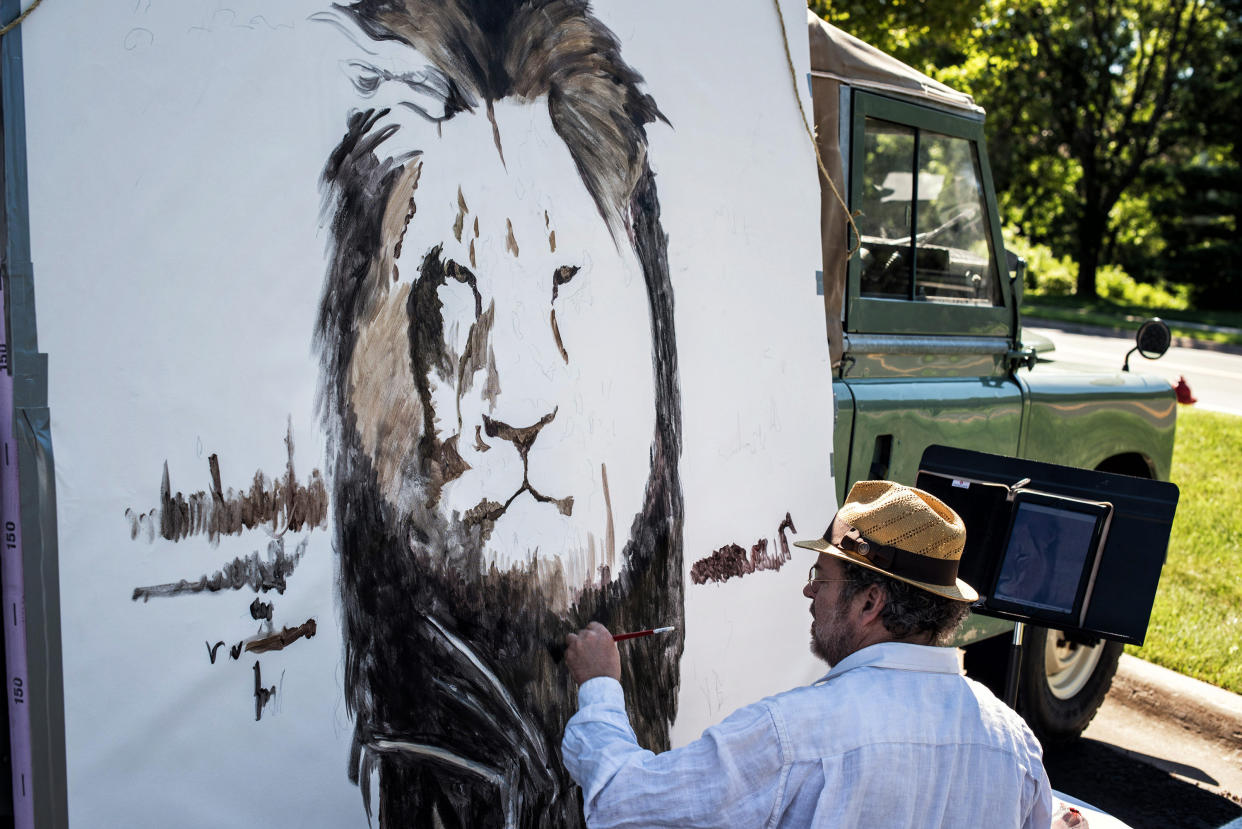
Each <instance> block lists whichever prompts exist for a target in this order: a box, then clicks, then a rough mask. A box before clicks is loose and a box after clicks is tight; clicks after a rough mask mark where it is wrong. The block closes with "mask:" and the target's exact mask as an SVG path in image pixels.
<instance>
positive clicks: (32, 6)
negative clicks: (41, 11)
mask: <svg viewBox="0 0 1242 829" xmlns="http://www.w3.org/2000/svg"><path fill="white" fill-rule="evenodd" d="M42 2H43V0H34V2H33V3H31V4H30V7H29V8H27V9H26V11H24V12H22V13H21V14H19V15H18V16H17V19H16V20H14V21H13V22H12V23H9V24H7V25H6V26H5V27H4V28H3V29H0V37H4V36H5V35H7V34H8V33H9V32H11V31H13V30H14V29H16V28H17V27H18V26H20V25H22V21H23V20H25V19H26V18H27V17H30V13H31V12H32V11H34V10H35V9H37V8H39V4H40V3H42Z"/></svg>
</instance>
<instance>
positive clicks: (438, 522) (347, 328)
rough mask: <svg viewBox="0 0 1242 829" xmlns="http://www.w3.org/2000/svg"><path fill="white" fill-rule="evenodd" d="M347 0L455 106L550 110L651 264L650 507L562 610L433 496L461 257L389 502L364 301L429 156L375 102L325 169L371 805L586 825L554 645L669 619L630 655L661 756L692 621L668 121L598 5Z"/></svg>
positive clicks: (454, 819) (336, 418) (353, 122)
mask: <svg viewBox="0 0 1242 829" xmlns="http://www.w3.org/2000/svg"><path fill="white" fill-rule="evenodd" d="M337 8H338V9H339V10H341V11H342V12H343V13H345V14H346V15H348V16H349V17H350V18H352V20H353V22H354V23H355V24H357V25H358V26H359V27H360V28H361V29H362V30H363V31H364V33H366V34H367V35H368V36H369V37H371V38H373V39H375V40H385V41H396V42H398V43H404V44H405V45H408V46H409V47H411V49H412V50H416V51H417V52H419V53H420V54H421V55H422V56H424V57H426V58H427V59H428V60H430V62H431V63H432V64H433V65H434V66H435V68H436V69H437V70H438V71H439V72H440V73H441V75H442V77H443V78H444V79H445V81H446V82H447V93H446V98H447V99H448V100H449V101H451V102H453V103H454V105H455V106H458V107H460V109H458V110H457V111H456V112H454V113H453V114H452V117H487V115H488V113H490V112H491V109H492V104H493V102H495V101H499V100H502V99H506V98H511V99H513V100H515V101H517V102H525V103H533V104H535V105H544V102H546V105H547V107H548V112H549V115H550V117H551V120H552V124H553V128H554V130H555V131H556V133H557V134H558V136H559V137H560V138H561V140H563V141H564V142H565V145H566V147H567V148H568V150H569V152H570V155H571V158H572V159H573V161H574V164H575V167H576V168H577V171H578V174H579V175H580V176H581V179H582V182H583V184H584V186H585V187H586V189H587V191H588V193H589V194H590V195H591V197H592V199H593V200H594V203H595V205H596V207H597V209H598V210H599V214H600V216H601V218H602V220H603V221H604V222H605V224H606V225H607V227H608V229H609V231H610V233H611V235H612V238H613V239H614V241H615V242H616V244H617V245H618V247H622V246H628V247H629V248H631V249H632V250H633V252H634V253H635V254H636V256H637V258H638V261H639V263H640V265H641V267H642V270H643V275H644V285H645V287H646V291H647V298H648V309H649V314H650V317H649V322H650V336H651V342H650V347H651V350H652V355H653V358H652V369H653V375H654V380H655V429H654V432H653V435H652V442H651V446H650V458H651V467H650V474H649V477H648V480H647V483H646V487H645V492H644V497H643V502H642V507H641V509H640V511H639V512H638V513H637V514H636V515H635V516H634V517H633V520H632V522H631V524H630V526H629V528H628V532H627V533H625V535H624V538H625V539H626V540H625V541H624V543H623V546H622V549H621V551H620V556H619V559H618V566H617V567H616V568H615V570H616V572H615V573H612V572H605V573H604V577H603V579H602V580H601V581H600V582H599V583H597V584H593V585H587V586H585V587H583V588H582V589H581V590H580V591H579V592H578V593H577V595H578V598H577V601H576V603H575V604H574V606H573V607H572V608H570V610H569V611H568V612H560V611H556V610H553V606H554V605H553V602H552V601H551V597H553V596H560V595H565V593H566V592H567V586H566V585H565V584H564V581H563V576H561V575H557V574H556V573H553V574H551V575H548V574H547V572H546V571H543V572H540V571H538V570H537V569H536V567H535V566H534V565H530V566H528V567H524V566H517V567H514V568H513V569H510V570H505V571H500V570H499V569H496V568H490V569H489V568H485V567H484V563H483V562H484V555H483V548H484V529H485V528H484V527H483V526H482V525H478V524H476V525H468V524H466V523H465V522H464V521H462V520H461V518H459V517H458V516H454V515H446V514H445V513H444V512H442V511H441V510H440V508H439V502H438V501H439V487H440V486H441V485H442V483H443V482H444V480H446V475H447V474H450V473H451V471H452V470H451V468H446V460H450V461H451V458H447V459H446V456H445V452H444V449H443V446H442V442H441V441H440V440H439V439H438V438H437V437H436V431H435V426H436V423H437V417H438V418H439V422H445V421H448V420H449V419H450V418H452V414H450V413H445V412H440V413H437V412H436V411H435V406H434V403H433V401H432V399H431V394H430V389H429V383H428V378H429V377H430V376H432V374H433V373H434V374H435V375H436V376H438V377H439V378H443V379H446V380H447V379H448V378H451V377H452V376H453V374H454V368H455V359H454V358H455V356H456V355H452V354H451V353H450V352H449V350H448V349H447V347H446V346H445V342H444V332H443V318H442V307H441V305H440V302H439V300H438V298H437V297H436V292H437V287H438V284H443V280H444V278H445V273H444V271H445V267H446V263H444V262H443V261H441V257H440V252H439V250H438V249H434V250H433V251H431V252H429V254H428V255H427V256H426V257H424V259H423V261H422V265H421V266H420V269H419V274H417V275H416V277H415V278H414V279H413V280H412V282H411V285H410V293H409V299H408V302H407V306H406V312H407V313H408V314H409V317H410V321H409V342H408V343H406V344H404V345H403V347H405V348H407V349H408V351H407V352H406V353H408V357H409V361H410V365H411V368H412V370H413V374H414V383H415V393H416V394H417V395H418V397H419V402H420V404H421V410H422V412H423V422H422V423H387V424H383V425H384V426H385V427H387V428H390V429H404V430H407V433H408V432H409V431H413V432H414V433H415V434H416V435H417V436H418V437H417V441H418V442H417V445H416V448H415V451H414V455H415V456H414V457H413V458H409V459H407V460H408V464H409V467H410V470H411V471H410V472H409V473H408V474H409V475H411V476H412V480H413V482H414V483H416V484H417V486H418V491H420V492H422V493H424V495H425V498H423V499H419V498H414V499H410V501H409V502H403V503H402V504H401V505H400V506H397V505H394V504H392V503H389V502H387V501H386V500H385V499H384V497H383V495H382V494H381V491H380V488H379V485H378V483H377V475H376V470H375V467H374V459H373V458H372V457H370V456H369V454H368V452H367V451H366V449H365V448H364V446H363V442H362V439H361V437H360V434H359V431H358V428H357V426H356V423H357V417H358V413H357V412H354V411H353V410H352V408H351V405H352V403H351V397H350V388H349V378H350V371H351V365H352V362H351V361H352V359H353V357H354V349H355V344H356V343H357V342H358V337H359V334H360V331H361V330H362V327H363V326H365V325H366V324H367V323H368V320H369V319H370V317H368V313H369V310H370V309H372V308H374V307H375V305H376V304H377V303H378V302H379V301H381V300H382V299H383V297H384V296H385V294H384V293H383V292H384V291H386V290H388V289H387V288H385V287H384V286H383V285H382V284H381V283H380V282H379V281H377V280H376V279H375V275H376V272H377V271H378V270H379V265H380V262H382V261H387V260H386V259H385V254H384V251H386V250H391V244H392V240H391V239H387V238H385V231H384V217H385V211H386V210H388V208H389V204H390V202H392V200H393V199H397V200H400V201H401V202H402V203H404V200H405V199H406V198H408V197H409V194H408V193H397V192H396V187H397V183H398V182H399V181H401V180H402V177H403V175H404V174H405V173H406V167H405V165H406V164H407V163H409V160H410V159H412V158H414V157H415V156H417V154H418V153H417V150H415V151H412V152H408V153H405V154H402V153H401V148H390V147H386V146H383V145H385V143H386V142H388V143H390V144H394V145H395V144H397V143H398V142H397V141H396V140H393V139H394V135H396V133H397V127H395V126H392V125H388V126H380V124H379V122H380V119H381V118H382V117H383V115H384V113H383V112H375V111H363V112H359V113H356V114H354V115H352V116H351V117H350V118H349V122H348V128H347V131H346V134H345V136H344V137H343V139H342V140H341V143H340V144H339V146H338V147H337V148H336V150H335V151H334V152H333V153H332V154H331V156H330V158H329V159H328V162H327V164H326V165H325V169H324V173H323V184H324V188H325V191H326V195H327V197H328V198H327V204H328V205H329V210H330V211H331V215H330V223H331V237H332V238H331V262H330V265H329V269H328V273H327V276H326V279H325V283H324V287H323V293H322V295H321V303H320V314H319V319H318V324H317V328H316V332H315V344H316V348H317V350H318V353H319V355H320V360H321V367H322V375H321V376H322V387H321V395H320V409H321V413H322V417H323V421H324V425H325V429H326V432H327V436H328V457H329V463H330V467H331V468H330V472H331V480H332V486H333V510H334V515H335V519H336V520H335V522H334V531H335V546H336V550H337V553H338V556H339V557H340V569H339V573H340V590H341V610H342V618H343V633H344V638H345V679H344V686H345V698H346V704H347V708H348V710H349V712H350V714H351V716H352V717H353V719H354V724H355V731H354V744H353V750H352V753H351V757H350V764H349V768H350V778H351V779H352V780H353V781H354V782H356V783H358V784H359V788H360V792H361V794H362V798H363V804H364V808H365V810H366V811H367V813H368V815H369V814H371V812H372V804H371V802H370V792H371V779H372V776H373V775H377V776H378V779H379V800H380V802H379V804H378V813H379V817H380V823H381V824H382V825H383V826H385V827H397V826H432V825H444V826H460V827H465V826H470V827H474V826H479V827H490V826H504V825H512V826H520V827H542V826H556V827H571V828H572V827H581V826H582V820H583V817H582V807H581V801H580V795H579V793H578V790H577V787H576V786H574V785H573V783H572V781H571V780H570V779H569V777H568V775H567V773H566V772H565V770H564V768H563V766H562V764H561V762H560V759H559V744H560V739H561V734H562V732H563V729H564V724H565V722H566V720H567V719H568V718H569V716H570V714H571V713H572V712H573V711H574V710H575V708H576V692H575V689H574V687H573V683H572V681H571V680H570V678H569V677H568V675H567V674H566V672H565V671H564V669H563V666H558V665H556V664H555V663H554V662H553V661H552V657H551V655H550V654H549V652H548V649H547V647H546V646H547V644H548V643H550V642H557V641H561V640H563V638H564V636H565V634H566V633H568V632H570V631H572V630H575V629H577V628H579V627H582V626H583V625H584V624H585V623H586V622H587V621H589V620H592V619H597V620H599V621H602V622H604V623H605V624H607V625H609V626H610V627H612V628H613V629H617V630H624V629H635V628H641V627H649V626H650V625H651V624H652V623H653V622H652V620H659V622H660V623H662V624H673V625H676V626H677V630H678V632H677V633H675V634H671V635H669V636H668V637H667V638H663V639H662V640H661V642H660V643H658V644H656V645H654V646H652V647H644V648H632V649H626V650H625V652H624V653H623V654H622V671H623V676H624V677H625V678H626V680H627V689H628V691H627V693H628V697H629V699H628V702H629V704H630V713H631V719H632V723H633V725H634V728H635V731H636V733H637V735H638V737H639V740H640V741H641V742H642V744H643V745H644V746H646V747H649V748H652V749H654V750H656V751H660V750H663V749H666V748H667V747H668V745H669V725H670V723H671V721H672V719H673V717H674V716H675V714H676V701H677V688H678V683H679V672H678V663H679V660H680V656H681V652H682V647H683V639H682V634H681V632H680V631H682V630H683V629H684V625H683V617H684V613H683V604H682V597H683V580H682V579H683V576H682V524H683V502H682V494H681V486H680V481H679V476H678V459H679V458H680V455H681V402H680V390H679V388H678V382H677V377H678V371H677V345H676V337H675V334H674V325H673V320H674V308H673V290H672V284H671V280H670V278H669V269H668V261H667V237H666V235H665V233H664V230H663V227H662V226H661V223H660V206H659V200H658V197H657V192H656V185H655V177H654V175H653V173H652V171H651V168H650V166H649V164H648V162H647V136H646V125H647V124H649V123H651V122H653V121H655V120H657V119H661V120H662V119H663V116H662V115H661V114H660V112H659V110H658V109H657V108H656V105H655V102H654V100H653V99H652V98H651V97H650V96H649V95H647V94H646V93H644V92H643V91H641V89H640V87H641V84H642V79H641V77H640V76H639V75H638V74H637V73H636V72H635V71H634V70H633V69H632V68H630V67H629V66H628V65H627V64H626V63H625V62H624V60H623V59H622V58H621V54H620V44H619V43H618V41H617V39H616V37H615V36H614V35H613V34H612V33H611V32H610V31H609V30H608V29H607V28H606V27H605V26H604V25H603V24H602V23H600V21H599V20H597V19H596V18H594V17H593V16H592V15H591V13H590V11H589V7H588V4H587V3H586V2H584V0H521V2H519V0H444V2H430V0H354V1H353V2H348V3H343V4H341V5H339V6H338V7H337ZM600 79H607V82H606V83H601V82H600ZM480 109H482V110H483V111H482V112H480ZM492 123H493V124H494V120H493V122H492ZM496 137H497V139H498V136H496ZM415 221H417V219H415ZM448 230H449V229H447V228H446V229H445V232H446V233H447V232H448ZM476 236H477V218H476ZM472 241H473V240H472ZM432 253H434V254H435V255H434V256H432V255H431V254H432ZM471 265H472V267H473V266H474V261H473V259H472V261H471ZM498 276H503V274H498ZM640 347H643V348H646V347H647V346H646V344H643V345H642V346H640ZM489 357H490V355H489ZM492 362H494V360H493V361H492ZM498 391H499V388H498V386H497V392H498ZM471 425H475V424H465V425H463V428H465V429H469V427H470V426H471ZM497 431H498V432H499V429H497ZM466 434H468V432H466ZM573 587H576V586H573Z"/></svg>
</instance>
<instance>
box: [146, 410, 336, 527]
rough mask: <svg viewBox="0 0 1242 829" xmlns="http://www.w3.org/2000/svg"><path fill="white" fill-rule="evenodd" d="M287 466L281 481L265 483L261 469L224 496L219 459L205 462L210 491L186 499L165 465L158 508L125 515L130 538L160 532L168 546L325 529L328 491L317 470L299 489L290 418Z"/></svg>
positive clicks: (195, 493)
mask: <svg viewBox="0 0 1242 829" xmlns="http://www.w3.org/2000/svg"><path fill="white" fill-rule="evenodd" d="M285 447H286V452H287V453H288V461H287V462H286V465H285V475H284V477H282V478H280V479H277V480H268V478H267V476H266V475H264V474H263V471H262V470H259V471H258V472H255V474H254V479H253V481H252V482H251V485H250V489H249V490H247V491H245V492H236V493H235V492H234V491H233V489H232V487H230V488H229V490H228V492H227V493H226V492H225V491H224V489H223V486H222V484H221V477H220V459H219V458H218V457H217V456H216V455H214V454H213V455H210V456H209V457H208V458H207V466H208V470H209V472H210V476H211V490H210V491H206V490H199V491H198V492H194V493H191V494H190V495H189V497H187V496H185V495H183V494H181V492H177V493H175V494H174V493H173V490H172V484H171V481H170V480H169V476H168V462H167V461H165V462H164V474H163V477H162V478H161V480H160V505H159V506H158V507H155V508H153V509H151V510H148V511H147V512H143V513H140V512H137V511H135V510H134V509H132V508H129V509H126V510H125V517H126V518H127V519H129V522H130V538H133V539H137V538H138V536H139V535H146V536H147V537H148V539H153V538H154V536H155V533H156V532H158V533H159V535H160V537H161V538H163V539H166V540H168V541H180V540H181V539H183V538H188V537H190V536H193V535H206V536H207V537H208V538H209V539H210V540H211V541H212V543H216V542H218V541H219V540H220V536H222V535H240V534H241V533H242V532H243V531H245V530H250V529H254V528H256V527H261V526H269V525H270V526H269V528H270V530H271V531H272V532H273V533H284V532H286V531H288V530H293V531H294V532H298V531H300V530H301V529H303V528H304V527H306V528H312V527H326V526H327V515H328V489H327V486H326V484H325V483H324V480H323V475H322V474H321V473H320V472H319V470H318V469H315V470H312V471H311V476H310V480H309V481H308V482H307V483H306V484H302V483H301V482H300V481H298V479H297V473H296V472H295V471H294V468H293V424H292V419H291V420H290V424H289V427H288V431H287V432H286V433H285Z"/></svg>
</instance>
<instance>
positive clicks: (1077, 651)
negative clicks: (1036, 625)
mask: <svg viewBox="0 0 1242 829" xmlns="http://www.w3.org/2000/svg"><path fill="white" fill-rule="evenodd" d="M1103 654H1104V643H1103V642H1099V643H1096V644H1095V645H1079V644H1077V643H1075V642H1070V641H1069V640H1067V639H1066V638H1065V636H1064V634H1062V633H1061V631H1059V630H1050V631H1048V640H1047V641H1046V642H1045V643H1044V675H1045V676H1046V677H1047V678H1048V690H1049V691H1051V692H1052V695H1053V696H1054V697H1056V698H1057V699H1070V698H1071V697H1073V696H1074V695H1076V694H1077V693H1078V692H1079V691H1081V690H1082V689H1083V688H1085V687H1086V685H1087V680H1089V679H1090V678H1091V674H1092V673H1093V672H1094V671H1095V666H1096V665H1098V664H1100V657H1101V656H1103Z"/></svg>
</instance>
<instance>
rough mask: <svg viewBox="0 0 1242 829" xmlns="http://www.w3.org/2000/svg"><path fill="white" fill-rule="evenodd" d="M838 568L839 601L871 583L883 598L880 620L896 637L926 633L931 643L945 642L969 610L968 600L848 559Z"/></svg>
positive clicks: (940, 643)
mask: <svg viewBox="0 0 1242 829" xmlns="http://www.w3.org/2000/svg"><path fill="white" fill-rule="evenodd" d="M841 570H842V576H843V577H844V581H843V582H842V583H841V599H842V601H843V602H848V601H849V600H850V599H852V598H854V597H855V596H857V595H858V594H859V593H861V592H862V591H863V590H865V589H866V588H867V587H869V586H871V585H873V584H874V585H878V586H879V587H880V588H881V589H883V590H884V592H885V595H886V597H887V600H886V601H885V603H884V610H883V611H882V613H881V615H880V621H881V622H883V623H884V629H885V630H887V631H888V632H889V633H891V634H893V636H894V637H895V638H897V639H905V638H906V637H908V636H914V635H916V634H919V633H930V634H931V644H933V645H944V644H947V643H948V641H949V639H950V637H952V636H953V633H954V631H956V630H957V628H958V625H960V624H961V623H962V620H963V619H965V618H966V614H967V613H969V612H970V604H969V603H968V602H959V601H954V600H953V599H948V598H945V597H944V596H937V595H935V594H934V593H929V592H928V591H926V590H922V589H920V588H918V587H915V586H914V585H912V584H909V583H908V582H904V581H900V580H898V579H894V578H892V577H890V576H886V575H884V574H883V573H877V572H876V571H874V570H869V569H867V568H865V567H859V566H858V565H857V564H851V563H850V562H848V561H841Z"/></svg>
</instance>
